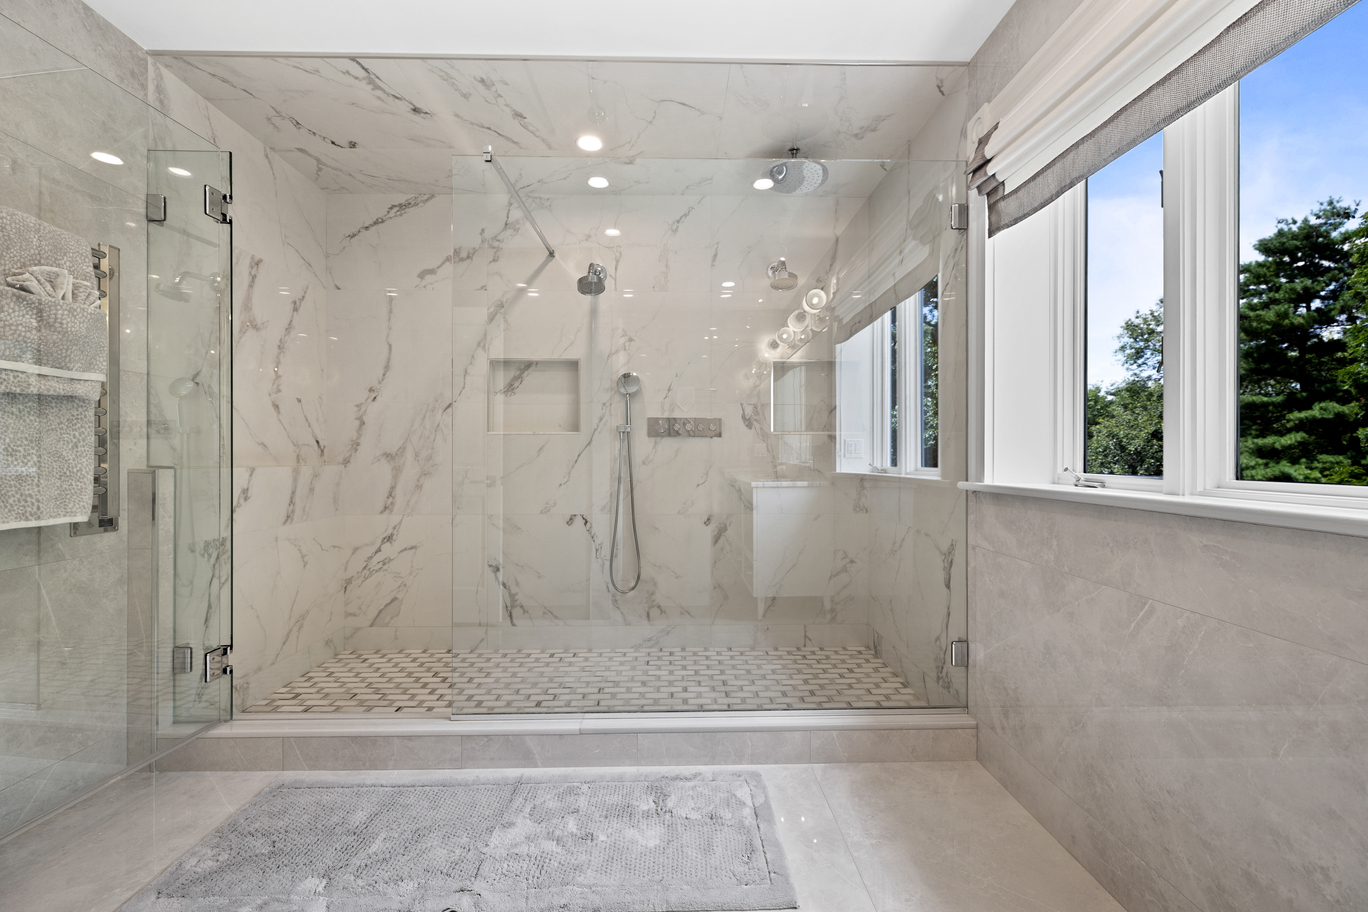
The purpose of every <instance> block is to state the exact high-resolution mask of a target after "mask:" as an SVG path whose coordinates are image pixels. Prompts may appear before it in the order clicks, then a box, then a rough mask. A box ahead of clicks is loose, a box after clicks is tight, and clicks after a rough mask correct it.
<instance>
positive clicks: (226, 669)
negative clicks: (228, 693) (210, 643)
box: [204, 646, 233, 683]
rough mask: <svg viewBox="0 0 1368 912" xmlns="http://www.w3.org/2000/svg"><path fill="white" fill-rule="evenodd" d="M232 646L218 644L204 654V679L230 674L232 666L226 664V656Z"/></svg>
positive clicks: (230, 653) (231, 651)
mask: <svg viewBox="0 0 1368 912" xmlns="http://www.w3.org/2000/svg"><path fill="white" fill-rule="evenodd" d="M232 653H233V647H232V646H218V647H216V648H214V649H211V650H209V651H208V652H206V653H205V654H204V681H205V683H209V682H210V681H214V680H217V679H218V678H222V677H225V676H227V675H231V674H232V673H233V666H232V665H230V664H228V656H230V655H232Z"/></svg>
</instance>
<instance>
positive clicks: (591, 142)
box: [575, 133, 603, 152]
mask: <svg viewBox="0 0 1368 912" xmlns="http://www.w3.org/2000/svg"><path fill="white" fill-rule="evenodd" d="M575 145H577V146H579V147H580V148H581V149H583V150H584V151H585V152H597V151H598V150H599V149H602V148H603V140H601V139H599V138H598V137H597V136H591V135H590V134H588V133H586V134H584V135H583V136H581V137H580V138H579V139H577V140H575Z"/></svg>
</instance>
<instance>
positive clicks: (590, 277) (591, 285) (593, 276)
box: [577, 263, 608, 295]
mask: <svg viewBox="0 0 1368 912" xmlns="http://www.w3.org/2000/svg"><path fill="white" fill-rule="evenodd" d="M607 278H608V270H606V269H604V268H603V267H602V266H600V265H599V264H598V263H590V264H589V270H588V271H587V272H586V273H585V274H584V275H582V276H580V280H579V282H578V283H577V285H578V286H579V293H580V294H582V295H600V294H603V290H604V289H605V288H607V287H608V284H607Z"/></svg>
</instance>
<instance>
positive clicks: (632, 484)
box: [608, 403, 641, 595]
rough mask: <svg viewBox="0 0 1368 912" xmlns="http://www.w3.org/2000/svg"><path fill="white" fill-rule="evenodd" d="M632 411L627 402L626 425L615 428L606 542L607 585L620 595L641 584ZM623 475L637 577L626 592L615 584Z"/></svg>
mask: <svg viewBox="0 0 1368 912" xmlns="http://www.w3.org/2000/svg"><path fill="white" fill-rule="evenodd" d="M631 408H632V407H631V405H630V403H629V404H628V406H627V409H628V411H627V424H619V425H618V465H617V492H616V495H615V496H614V498H613V502H614V503H613V507H614V508H613V537H612V539H611V540H610V541H609V543H608V548H609V551H608V582H609V583H611V584H612V586H613V589H614V590H615V591H617V592H619V593H621V594H622V595H626V594H627V593H629V592H631V591H632V590H634V589H636V587H637V585H638V584H639V583H640V582H641V542H640V541H639V540H638V539H637V521H636V479H635V478H633V477H632V433H631V432H632V424H631V421H632V419H631V414H632V412H631ZM624 462H625V463H626V465H625V467H624ZM624 473H625V474H626V478H627V506H628V509H629V510H630V512H631V519H632V551H633V553H634V554H636V576H634V577H633V578H632V584H631V585H630V586H628V587H627V588H625V589H624V588H622V587H621V586H619V585H618V574H617V556H618V551H619V548H618V529H620V528H622V481H623V475H624ZM624 532H625V530H624Z"/></svg>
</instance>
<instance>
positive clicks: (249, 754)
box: [156, 738, 285, 773]
mask: <svg viewBox="0 0 1368 912" xmlns="http://www.w3.org/2000/svg"><path fill="white" fill-rule="evenodd" d="M284 740H285V739H283V738H196V739H195V740H193V741H191V742H190V743H188V744H186V745H184V746H182V747H178V748H176V749H175V750H174V751H172V752H171V753H169V754H167V755H166V756H165V757H162V758H161V759H160V760H158V761H157V762H156V768H157V772H159V773H173V772H180V771H183V770H232V771H245V770H279V769H283V768H284V763H283V758H284V755H285V749H284Z"/></svg>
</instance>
